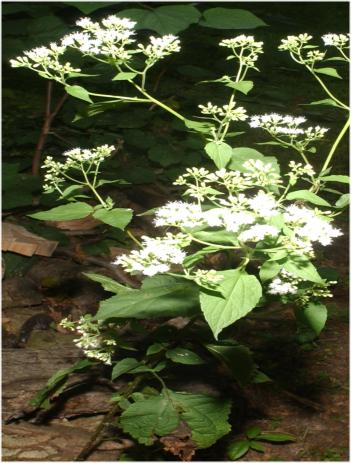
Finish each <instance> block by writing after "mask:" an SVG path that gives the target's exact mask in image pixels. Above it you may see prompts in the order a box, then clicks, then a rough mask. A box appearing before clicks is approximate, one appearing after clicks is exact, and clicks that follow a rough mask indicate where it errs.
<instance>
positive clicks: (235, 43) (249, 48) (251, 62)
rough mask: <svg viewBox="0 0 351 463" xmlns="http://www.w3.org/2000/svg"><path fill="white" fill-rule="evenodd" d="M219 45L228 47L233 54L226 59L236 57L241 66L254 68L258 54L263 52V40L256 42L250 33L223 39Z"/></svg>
mask: <svg viewBox="0 0 351 463" xmlns="http://www.w3.org/2000/svg"><path fill="white" fill-rule="evenodd" d="M219 45H220V46H221V47H226V48H230V49H231V50H232V52H233V55H231V56H229V57H228V59H231V58H237V59H238V60H239V62H240V64H241V65H242V66H247V67H248V68H254V67H255V63H256V61H257V59H258V55H259V54H260V53H263V42H257V41H256V40H255V38H254V37H253V36H252V35H238V36H237V37H234V38H232V39H224V40H222V41H221V42H220V43H219Z"/></svg>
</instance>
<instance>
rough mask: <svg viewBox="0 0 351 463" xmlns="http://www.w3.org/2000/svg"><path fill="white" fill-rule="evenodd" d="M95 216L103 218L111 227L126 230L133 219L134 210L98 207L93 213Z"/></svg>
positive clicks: (99, 218) (102, 220)
mask: <svg viewBox="0 0 351 463" xmlns="http://www.w3.org/2000/svg"><path fill="white" fill-rule="evenodd" d="M93 217H94V218H95V219H98V220H101V222H104V223H107V224H108V225H111V227H116V228H119V229H120V230H124V229H125V227H126V226H127V225H128V224H129V222H130V221H131V220H132V217H133V211H132V210H131V209H124V208H115V209H110V210H106V209H98V210H96V211H95V212H94V213H93Z"/></svg>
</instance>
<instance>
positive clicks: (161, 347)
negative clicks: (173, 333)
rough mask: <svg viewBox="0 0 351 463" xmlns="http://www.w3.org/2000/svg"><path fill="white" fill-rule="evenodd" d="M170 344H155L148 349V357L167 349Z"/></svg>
mask: <svg viewBox="0 0 351 463" xmlns="http://www.w3.org/2000/svg"><path fill="white" fill-rule="evenodd" d="M167 346H168V343H165V342H155V343H154V344H151V346H149V347H148V349H147V351H146V355H154V354H158V353H159V352H161V351H163V350H165V349H167Z"/></svg>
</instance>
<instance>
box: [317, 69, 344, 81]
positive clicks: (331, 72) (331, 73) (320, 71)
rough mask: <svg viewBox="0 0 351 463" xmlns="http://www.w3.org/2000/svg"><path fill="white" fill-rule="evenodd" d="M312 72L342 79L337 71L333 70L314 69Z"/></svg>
mask: <svg viewBox="0 0 351 463" xmlns="http://www.w3.org/2000/svg"><path fill="white" fill-rule="evenodd" d="M313 70H314V72H317V74H325V75H326V76H330V77H336V78H337V79H342V77H341V76H340V74H339V73H338V71H337V70H336V69H334V68H314V69H313Z"/></svg>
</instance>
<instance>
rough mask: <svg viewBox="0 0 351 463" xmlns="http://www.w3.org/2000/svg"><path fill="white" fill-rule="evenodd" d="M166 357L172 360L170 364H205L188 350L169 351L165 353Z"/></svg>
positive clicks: (177, 348)
mask: <svg viewBox="0 0 351 463" xmlns="http://www.w3.org/2000/svg"><path fill="white" fill-rule="evenodd" d="M166 357H167V358H168V359H170V360H172V362H175V363H182V364H184V365H201V364H203V363H205V362H204V361H203V360H202V358H201V357H199V356H198V355H197V354H196V353H195V352H193V351H191V350H189V349H183V348H182V347H175V348H174V349H169V350H168V351H167V352H166Z"/></svg>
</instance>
